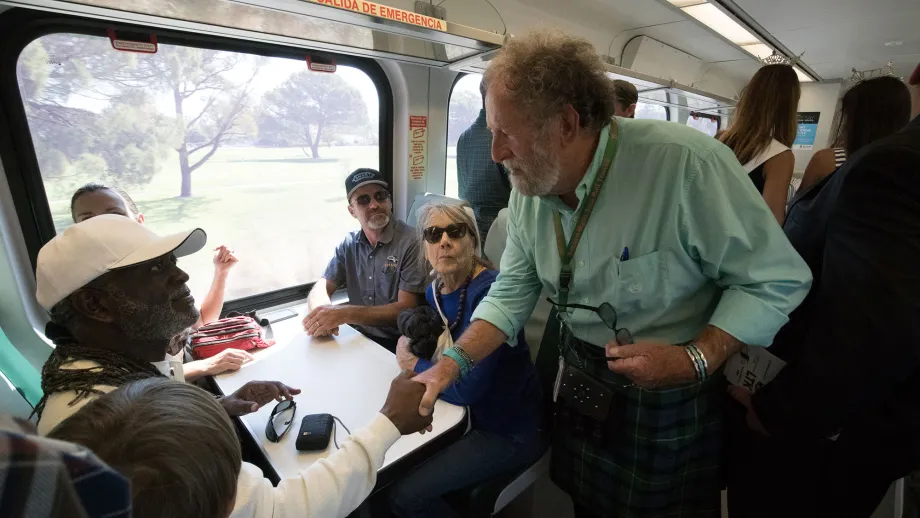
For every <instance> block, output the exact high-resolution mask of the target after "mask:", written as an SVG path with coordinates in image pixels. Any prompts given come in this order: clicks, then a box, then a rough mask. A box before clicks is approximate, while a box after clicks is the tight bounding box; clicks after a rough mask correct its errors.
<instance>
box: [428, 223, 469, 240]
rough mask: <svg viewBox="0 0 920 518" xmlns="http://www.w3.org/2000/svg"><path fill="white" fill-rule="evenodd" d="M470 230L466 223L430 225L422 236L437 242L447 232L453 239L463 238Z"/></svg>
mask: <svg viewBox="0 0 920 518" xmlns="http://www.w3.org/2000/svg"><path fill="white" fill-rule="evenodd" d="M469 230H470V229H469V227H467V226H466V223H452V224H450V225H447V226H446V227H428V228H426V229H425V230H423V231H422V236H423V237H424V238H425V241H428V242H429V243H431V244H436V243H439V242H440V241H441V236H443V235H444V233H445V232H447V237H449V238H451V239H462V238H463V236H465V235H466V234H467V232H469Z"/></svg>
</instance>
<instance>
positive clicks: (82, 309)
mask: <svg viewBox="0 0 920 518" xmlns="http://www.w3.org/2000/svg"><path fill="white" fill-rule="evenodd" d="M206 241H207V236H206V234H205V233H204V231H203V230H201V229H194V230H190V231H186V232H180V233H177V234H171V235H168V236H162V237H161V236H158V235H157V234H155V233H154V232H152V231H151V230H149V229H147V228H146V227H144V226H142V225H140V224H139V223H138V222H136V221H134V220H132V219H130V218H125V217H124V216H119V215H114V214H111V215H102V216H98V217H95V218H92V219H89V220H86V221H84V222H82V223H77V224H76V225H73V226H71V227H68V228H67V229H66V230H64V232H62V233H61V234H60V235H58V236H56V237H55V238H54V239H52V240H51V241H49V242H48V243H47V244H46V245H45V246H44V247H42V249H41V251H40V252H39V254H38V264H37V266H36V285H37V287H36V298H37V300H38V302H39V304H41V306H42V307H44V308H45V309H46V310H48V312H49V313H50V315H51V323H50V324H49V325H48V327H47V329H46V334H47V335H48V338H50V339H51V340H52V341H53V342H54V344H55V349H54V351H53V352H52V353H51V356H50V357H49V358H48V360H47V361H46V362H45V365H44V367H43V368H42V390H43V391H44V397H43V398H42V400H41V401H40V402H39V404H38V406H37V407H36V413H37V414H38V415H39V419H40V420H39V423H38V429H39V433H41V434H46V433H47V432H49V431H50V430H51V429H53V428H54V427H55V426H56V425H57V424H58V423H59V422H61V421H63V420H64V419H66V418H67V417H69V416H70V415H72V414H74V413H75V412H77V411H78V410H79V409H80V408H81V407H82V406H83V405H85V404H86V403H88V402H89V401H90V400H92V399H95V398H96V397H98V396H99V395H101V394H104V393H107V392H111V391H112V390H114V389H116V388H117V387H119V386H121V385H123V384H125V383H128V382H130V381H135V380H139V379H144V378H151V377H158V376H164V377H170V378H173V379H176V380H179V381H184V380H185V379H184V375H183V371H182V359H181V357H171V356H169V355H168V354H167V349H168V347H169V342H170V339H171V338H172V337H173V336H175V335H176V333H178V332H179V331H181V330H182V329H185V328H187V327H188V326H190V325H192V324H193V323H195V321H196V320H198V310H197V309H196V308H195V299H194V298H193V297H192V295H191V292H190V291H189V289H188V286H186V282H187V281H188V275H187V274H186V273H185V272H184V271H182V270H181V269H179V267H178V266H177V265H176V259H177V258H178V257H182V256H186V255H189V254H192V253H195V252H197V251H198V250H201V248H202V247H203V246H204V245H205V242H206ZM297 392H299V391H298V390H296V389H290V388H289V387H285V386H284V385H282V384H280V383H277V382H252V383H249V384H247V385H245V386H243V387H242V388H241V389H240V390H239V391H237V392H235V393H234V394H232V395H230V396H228V397H225V398H223V399H222V400H221V403H222V405H223V406H224V408H225V409H226V410H227V412H228V413H229V414H230V415H243V414H246V413H249V412H252V411H255V410H256V409H258V407H259V406H261V405H263V404H265V403H268V402H269V401H271V400H273V399H276V398H280V397H282V396H284V397H292V394H296V393H297Z"/></svg>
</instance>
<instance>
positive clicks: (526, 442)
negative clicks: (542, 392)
mask: <svg viewBox="0 0 920 518" xmlns="http://www.w3.org/2000/svg"><path fill="white" fill-rule="evenodd" d="M542 453H543V452H542V448H541V441H540V440H539V439H538V437H537V434H533V435H531V436H515V437H512V438H509V437H505V436H501V435H498V434H495V433H492V432H485V431H481V430H472V431H471V432H470V433H468V434H466V435H465V436H464V437H463V438H462V439H460V440H459V441H457V442H455V443H453V444H451V445H450V446H448V447H447V448H445V449H444V451H442V452H441V453H439V454H437V455H436V456H434V457H432V458H431V459H429V460H428V461H427V462H425V463H424V464H422V465H421V466H419V467H417V468H415V469H414V470H413V471H412V472H410V473H409V474H408V475H406V476H405V477H404V478H403V479H401V480H399V481H398V482H396V483H395V484H393V487H392V488H391V489H390V493H389V500H390V510H391V511H392V512H393V513H394V514H395V515H397V516H399V517H400V518H422V517H429V516H430V517H437V518H450V517H457V516H459V515H458V514H457V512H456V511H454V510H453V509H452V508H451V507H450V506H449V505H448V504H447V502H445V501H444V500H443V499H442V498H441V497H442V496H443V495H445V494H447V493H451V492H453V491H457V490H460V489H463V488H465V487H469V486H472V485H474V484H478V483H479V482H482V481H484V480H486V479H488V478H491V477H493V476H496V475H499V474H502V473H506V472H509V471H514V470H519V469H523V468H525V467H526V466H529V465H530V464H533V463H534V462H536V461H537V460H538V459H539V458H540V455H541V454H542Z"/></svg>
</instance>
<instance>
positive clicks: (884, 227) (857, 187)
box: [753, 117, 920, 463]
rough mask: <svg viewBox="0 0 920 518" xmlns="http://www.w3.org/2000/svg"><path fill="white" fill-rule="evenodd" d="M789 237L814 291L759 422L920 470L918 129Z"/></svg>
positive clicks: (853, 174) (781, 351)
mask: <svg viewBox="0 0 920 518" xmlns="http://www.w3.org/2000/svg"><path fill="white" fill-rule="evenodd" d="M785 230H786V234H787V236H788V237H789V239H790V241H791V242H792V244H793V246H794V247H795V248H796V250H798V252H799V253H800V254H801V255H802V257H803V258H804V259H805V261H806V262H807V263H808V265H809V266H810V267H811V269H812V273H813V274H814V283H813V285H812V291H811V293H809V295H808V297H807V298H806V300H805V302H803V304H802V305H801V306H800V307H799V308H798V309H796V311H795V312H793V314H792V315H790V322H789V324H788V325H787V326H786V327H785V328H784V329H783V330H782V331H781V332H780V333H779V334H778V335H777V338H776V341H775V342H774V344H775V346H774V347H772V348H771V351H775V352H776V353H778V355H779V356H780V357H783V358H784V359H786V360H787V361H789V362H790V363H789V365H787V367H786V368H785V369H784V370H783V371H781V372H780V374H779V375H778V376H777V377H776V379H775V380H773V381H772V382H771V383H769V384H768V385H766V386H765V387H764V388H763V389H761V391H759V392H758V393H757V394H755V396H754V397H753V401H754V409H755V411H756V412H757V414H758V416H759V417H760V419H761V421H762V422H763V423H764V426H765V427H766V428H767V430H768V431H770V433H771V434H772V435H774V436H775V437H778V438H804V439H819V438H823V437H828V436H831V435H833V434H836V433H838V432H840V433H841V438H843V437H844V436H847V438H848V439H849V440H847V441H844V442H845V443H847V444H859V445H860V446H858V448H868V449H872V451H878V452H879V453H880V454H882V453H883V452H900V455H902V456H905V457H908V456H909V457H912V462H915V463H916V462H917V461H918V460H920V117H918V118H916V119H914V120H913V121H912V122H911V123H909V124H908V125H907V126H906V127H905V128H904V129H903V130H901V131H900V132H898V133H896V134H894V135H892V136H890V137H887V138H885V139H882V140H879V141H877V142H875V143H873V144H871V145H869V146H867V147H866V148H864V149H862V150H860V151H859V152H858V153H856V154H855V155H853V156H852V157H850V158H849V160H847V162H846V163H845V164H844V165H843V166H842V167H841V168H840V169H839V170H838V171H837V172H836V173H834V174H833V175H831V176H830V177H828V178H826V179H825V180H824V181H823V182H822V183H820V184H818V185H816V186H815V187H814V188H812V189H811V190H810V191H809V192H806V193H803V194H802V195H800V196H797V197H796V198H795V199H794V200H793V202H792V205H791V207H790V211H789V214H788V216H787V220H786V225H785ZM856 438H858V440H854V439H856Z"/></svg>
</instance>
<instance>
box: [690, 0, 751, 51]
mask: <svg viewBox="0 0 920 518" xmlns="http://www.w3.org/2000/svg"><path fill="white" fill-rule="evenodd" d="M681 11H683V12H685V13H687V14H689V15H690V16H692V17H694V18H696V19H697V20H699V21H700V23H702V24H703V25H705V26H707V27H709V28H710V29H712V30H714V31H716V32H717V33H719V34H721V35H722V36H723V37H724V38H725V39H727V40H728V41H730V42H732V43H734V44H735V45H742V46H743V45H754V44H757V43H760V40H758V39H757V37H755V36H754V35H753V34H751V32H750V31H748V30H747V29H745V28H744V27H743V26H742V25H741V24H740V23H738V22H736V21H735V20H733V19H732V17H730V16H729V15H727V14H725V13H723V12H722V10H721V9H719V8H718V7H716V6H714V5H713V4H708V3H707V4H697V5H690V6H687V7H681Z"/></svg>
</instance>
